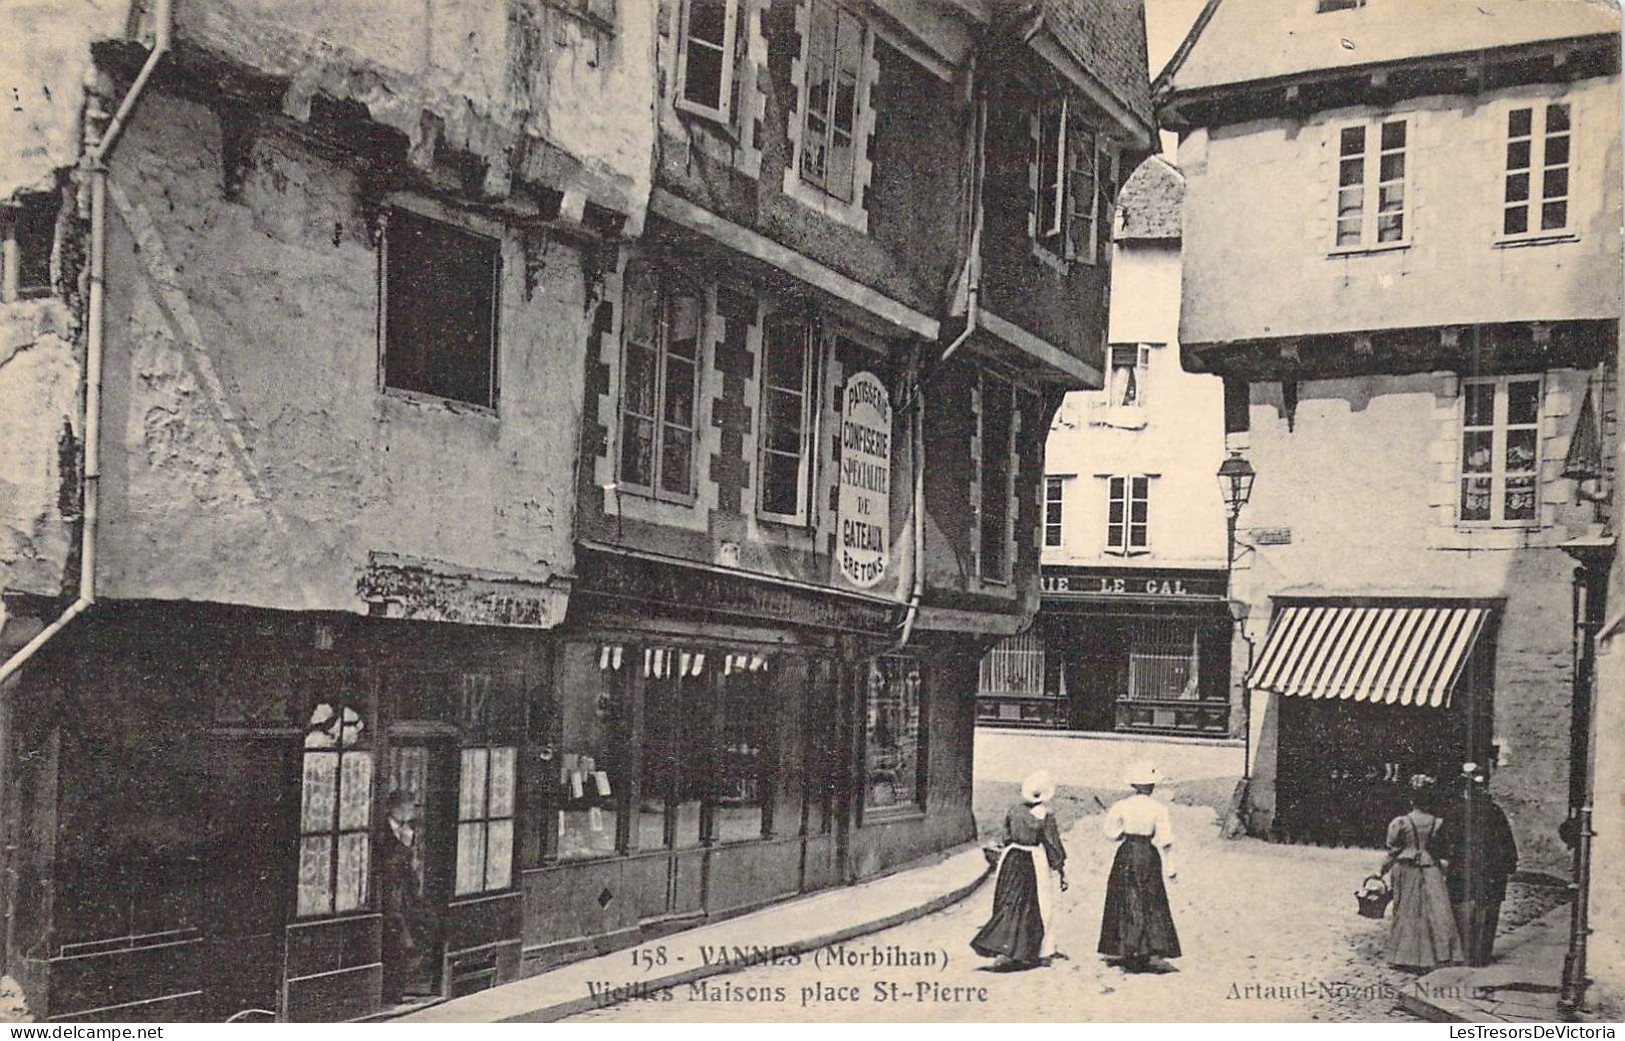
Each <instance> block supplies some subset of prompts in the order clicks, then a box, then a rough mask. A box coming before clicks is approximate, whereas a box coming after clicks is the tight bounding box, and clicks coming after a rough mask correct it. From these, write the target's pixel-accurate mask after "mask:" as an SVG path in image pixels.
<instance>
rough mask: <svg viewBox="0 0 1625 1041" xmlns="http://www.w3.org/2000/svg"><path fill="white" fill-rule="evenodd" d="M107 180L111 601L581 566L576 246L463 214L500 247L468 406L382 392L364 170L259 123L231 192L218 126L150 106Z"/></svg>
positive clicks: (281, 603) (311, 597) (413, 610)
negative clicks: (389, 574) (490, 361)
mask: <svg viewBox="0 0 1625 1041" xmlns="http://www.w3.org/2000/svg"><path fill="white" fill-rule="evenodd" d="M110 181H111V184H110V188H109V198H110V210H111V216H110V220H109V258H108V268H109V275H108V280H109V290H108V321H107V328H108V340H107V370H106V378H105V383H104V388H105V393H106V405H105V410H104V452H105V456H106V467H105V475H104V478H103V500H104V503H103V518H102V525H101V544H102V568H101V571H102V573H101V576H100V582H101V589H102V593H103V594H104V595H106V596H110V597H158V598H177V599H193V600H215V601H223V602H233V603H244V604H253V605H257V606H264V607H281V608H290V609H319V608H325V609H342V610H361V609H364V606H365V605H364V604H363V602H362V599H363V598H362V595H361V592H360V591H359V588H358V587H359V586H361V585H362V584H363V583H364V582H366V581H368V579H367V576H368V575H369V574H373V573H374V572H376V571H377V570H378V568H379V567H385V568H393V569H399V568H401V567H406V568H408V569H410V568H413V567H416V568H418V569H420V570H427V571H428V572H432V573H435V574H439V575H442V576H445V575H451V576H453V585H455V584H456V581H457V577H458V576H464V577H473V578H478V579H482V580H491V581H501V580H503V579H513V580H519V581H522V582H526V583H530V584H531V585H532V586H540V585H545V584H546V583H547V582H549V581H550V580H552V579H554V578H557V577H558V576H561V575H567V574H568V573H569V572H570V570H571V568H572V549H571V517H572V511H573V496H572V494H571V491H572V489H571V474H570V470H569V468H568V467H565V468H560V467H559V466H558V465H557V461H558V460H559V459H561V458H563V459H569V458H571V457H573V456H574V454H575V450H576V436H577V429H578V427H577V424H578V419H579V414H580V413H579V409H580V387H579V379H578V378H577V377H576V374H577V373H580V372H581V371H582V352H583V351H584V349H585V345H586V341H587V335H588V329H589V325H590V320H591V315H590V313H589V312H588V310H587V308H586V293H587V287H586V284H585V278H586V275H585V268H584V266H583V264H582V263H581V258H580V256H579V254H578V251H577V249H576V247H574V246H571V245H569V244H568V243H566V242H564V241H559V240H556V239H555V240H551V241H535V240H533V239H531V238H528V237H527V236H524V235H520V234H518V233H517V232H515V231H513V230H510V229H504V228H503V227H502V226H501V225H500V224H497V223H496V222H494V221H491V220H489V219H485V220H483V221H479V222H476V224H475V225H474V230H480V231H483V232H486V233H489V234H491V235H493V236H495V237H497V238H499V240H500V242H501V247H500V248H501V258H502V264H501V272H502V274H501V278H500V285H499V294H500V295H499V301H500V302H499V305H498V310H499V314H498V325H499V331H498V348H497V350H498V359H499V360H498V369H499V372H498V390H499V400H498V404H497V406H496V408H495V409H478V408H474V407H465V406H460V405H456V404H453V403H450V402H446V401H443V400H438V399H430V398H425V397H422V396H413V395H408V394H404V393H402V392H398V391H394V390H385V389H383V388H382V380H381V378H380V346H379V329H378V321H379V319H378V315H379V313H380V305H379V296H380V292H381V290H380V274H379V271H380V268H379V256H378V246H377V245H376V243H375V242H374V238H375V226H374V225H373V223H372V222H371V221H370V220H369V214H368V213H367V212H366V209H365V207H364V205H363V201H362V197H361V194H360V193H359V192H358V188H357V173H356V172H355V171H354V170H353V169H351V168H350V167H349V166H348V165H346V164H345V162H344V161H342V160H341V159H338V158H335V157H333V156H331V155H329V154H326V153H321V152H317V151H315V150H313V149H311V148H310V147H307V146H306V145H305V144H304V143H303V142H302V140H301V137H300V135H299V134H298V133H297V130H296V127H289V128H285V129H281V130H278V129H274V128H271V127H265V128H262V130H261V132H260V133H258V134H257V135H256V136H255V137H254V140H253V144H252V148H251V152H250V155H249V157H248V161H247V164H246V168H245V173H244V175H243V181H242V185H241V188H240V190H239V191H238V192H236V193H235V194H234V195H233V196H232V197H230V198H228V197H227V195H226V194H225V193H224V192H223V190H222V185H221V139H220V129H219V120H218V119H217V118H216V114H215V113H214V112H213V111H211V109H210V108H208V107H206V106H205V105H203V104H199V103H196V102H192V101H186V100H182V99H180V98H177V97H175V96H172V95H169V94H164V93H155V94H152V95H150V96H149V97H147V98H146V99H145V100H144V101H143V103H142V107H141V109H140V114H139V116H138V118H137V119H136V120H135V122H134V123H133V125H132V126H131V127H130V129H129V131H128V133H127V137H126V139H125V140H124V142H123V144H122V145H121V147H120V150H119V152H118V154H117V155H116V156H115V157H114V161H113V164H112V171H111V175H110ZM406 202H407V203H408V204H412V205H414V206H415V208H417V209H418V210H420V211H421V212H424V213H425V214H427V215H430V216H438V217H441V218H444V219H446V220H448V221H451V222H458V223H464V224H465V225H467V223H468V221H470V220H473V218H468V217H465V216H460V215H458V214H456V213H454V212H451V211H449V210H447V209H446V208H445V207H443V206H441V205H440V204H437V203H433V202H430V201H429V200H426V199H422V200H417V201H416V203H412V201H411V200H406ZM386 584H388V585H390V586H391V587H392V588H394V589H396V591H397V594H398V597H399V598H398V599H397V600H396V603H395V606H394V607H393V608H392V609H391V610H397V611H400V612H401V613H403V614H405V615H406V616H417V617H439V618H445V617H455V615H456V608H455V607H454V606H449V605H447V604H445V603H443V602H440V600H441V597H442V595H443V592H444V590H445V588H446V586H445V584H444V583H435V582H423V583H416V584H412V583H408V585H409V586H411V588H413V589H416V590H418V591H419V592H421V593H423V594H424V596H423V599H424V601H425V602H423V603H416V602H415V598H414V595H413V594H412V593H411V592H410V591H408V592H401V588H402V584H401V582H399V581H391V582H389V583H386ZM436 590H441V592H439V593H437V592H436ZM533 595H535V596H537V597H539V599H540V600H541V601H543V602H541V603H538V604H535V605H531V606H530V607H528V608H527V607H525V606H524V605H520V606H518V607H513V606H512V605H510V608H511V609H512V610H515V611H517V612H518V614H519V615H520V616H527V615H528V618H526V621H527V622H528V624H550V623H551V621H552V620H556V615H557V613H558V612H561V611H562V609H563V593H562V591H560V592H558V593H557V594H547V593H538V594H533ZM459 620H481V619H475V618H466V617H465V618H461V619H459ZM483 620H496V619H483Z"/></svg>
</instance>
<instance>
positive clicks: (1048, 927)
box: [995, 843, 1058, 958]
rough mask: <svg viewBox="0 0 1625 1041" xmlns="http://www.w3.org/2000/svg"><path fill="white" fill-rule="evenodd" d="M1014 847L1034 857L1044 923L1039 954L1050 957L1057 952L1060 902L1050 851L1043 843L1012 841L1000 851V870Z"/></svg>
mask: <svg viewBox="0 0 1625 1041" xmlns="http://www.w3.org/2000/svg"><path fill="white" fill-rule="evenodd" d="M1013 849H1024V850H1026V851H1027V852H1028V853H1029V854H1030V855H1031V856H1032V858H1033V875H1034V876H1035V878H1036V881H1037V883H1038V919H1039V921H1041V922H1043V923H1044V943H1043V946H1042V947H1040V948H1039V951H1038V956H1039V957H1040V958H1048V957H1050V956H1051V955H1053V954H1054V953H1055V905H1056V904H1057V903H1058V893H1057V891H1056V888H1055V872H1054V871H1053V870H1052V869H1051V868H1050V866H1049V853H1048V852H1046V851H1045V849H1044V846H1043V843H1039V844H1038V845H1036V846H1020V845H1017V844H1015V843H1011V844H1009V845H1008V846H1005V847H1004V849H1003V850H1002V851H1001V852H1000V853H999V868H998V870H999V871H1003V870H1004V858H1005V857H1008V856H1009V855H1010V851H1011V850H1013ZM995 878H997V875H995Z"/></svg>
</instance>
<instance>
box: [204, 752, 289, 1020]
mask: <svg viewBox="0 0 1625 1041" xmlns="http://www.w3.org/2000/svg"><path fill="white" fill-rule="evenodd" d="M296 756H297V750H296V749H295V747H294V745H293V743H292V742H291V741H290V740H288V739H286V738H283V737H271V738H254V737H219V738H216V739H215V740H213V741H212V742H211V747H210V754H209V755H208V756H207V757H206V758H205V761H204V771H205V778H206V781H205V784H206V793H207V799H206V806H207V810H206V815H205V821H204V829H205V836H206V838H205V842H204V847H203V854H204V857H205V860H206V864H205V871H204V876H203V877H204V899H203V906H202V912H203V918H202V922H201V925H202V928H203V938H204V943H205V946H206V955H205V957H204V960H203V961H204V964H203V975H204V979H203V988H204V1001H205V1005H204V1014H205V1015H206V1016H207V1017H208V1018H210V1019H217V1020H218V1019H228V1018H231V1017H233V1016H238V1017H240V1018H241V1019H245V1020H253V1019H269V1018H271V1017H273V1016H275V1015H276V1009H277V1001H278V991H279V989H280V986H281V982H282V967H283V966H282V953H283V929H284V927H285V926H286V924H287V917H288V892H289V890H290V888H291V881H290V879H289V872H290V870H291V864H290V861H289V858H288V853H287V850H288V844H289V836H290V835H291V833H292V831H293V828H294V826H295V819H294V817H295V814H296V812H297V797H298V780H297V778H296V777H295V776H294V766H293V764H294V762H295V759H296Z"/></svg>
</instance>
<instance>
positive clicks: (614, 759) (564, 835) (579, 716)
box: [538, 643, 635, 860]
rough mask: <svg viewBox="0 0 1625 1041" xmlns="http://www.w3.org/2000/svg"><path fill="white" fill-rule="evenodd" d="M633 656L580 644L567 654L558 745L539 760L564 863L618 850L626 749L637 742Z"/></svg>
mask: <svg viewBox="0 0 1625 1041" xmlns="http://www.w3.org/2000/svg"><path fill="white" fill-rule="evenodd" d="M633 653H635V651H634V649H633V648H629V647H625V646H623V645H621V644H586V643H573V644H570V645H569V647H567V648H566V650H565V653H564V660H563V663H562V667H561V669H560V684H559V689H558V691H557V694H556V701H555V710H556V714H557V718H556V726H557V731H556V735H555V738H556V740H555V743H552V744H548V745H545V746H544V747H543V748H542V749H541V750H540V752H539V755H538V758H539V759H540V760H541V761H542V762H543V764H544V769H545V771H546V776H545V777H544V779H543V780H544V784H546V785H547V786H548V787H549V788H550V789H551V795H552V801H553V805H554V806H555V808H556V812H557V815H558V825H557V829H558V830H557V845H556V847H555V851H556V856H557V858H558V859H559V860H584V859H588V858H592V857H606V856H612V855H614V853H615V852H616V849H617V835H618V834H619V825H620V815H621V807H622V805H623V800H624V798H625V790H626V784H627V777H626V776H625V772H624V770H625V768H624V767H623V765H622V755H621V749H622V748H623V747H624V745H625V743H626V741H627V740H629V737H630V735H629V733H628V732H627V728H626V726H625V723H624V719H625V716H624V714H623V713H624V709H623V706H624V705H625V703H626V700H625V690H626V684H627V681H628V677H629V676H630V672H631V670H632V668H633V664H632V662H631V660H630V658H631V655H632V654H633Z"/></svg>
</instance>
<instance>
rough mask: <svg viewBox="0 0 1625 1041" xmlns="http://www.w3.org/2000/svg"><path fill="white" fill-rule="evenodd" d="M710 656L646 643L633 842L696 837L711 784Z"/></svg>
mask: <svg viewBox="0 0 1625 1041" xmlns="http://www.w3.org/2000/svg"><path fill="white" fill-rule="evenodd" d="M715 658H716V655H714V654H706V653H705V652H703V651H693V650H685V649H679V648H673V647H645V648H643V650H642V655H641V668H642V669H643V674H644V681H643V790H642V792H641V797H640V799H639V801H638V814H637V818H636V824H637V848H638V849H660V848H661V847H667V848H671V849H688V848H692V847H694V846H698V845H699V844H700V841H701V838H702V836H703V834H704V828H703V821H702V819H701V818H702V817H703V816H704V807H705V803H706V799H707V796H708V795H709V794H710V793H711V791H712V790H713V789H714V786H715V784H716V779H715V764H714V762H713V759H714V756H713V755H712V754H711V752H712V750H713V748H714V740H715V739H714V737H713V734H714V730H715V728H714V725H713V723H714V720H715V716H714V714H713V712H712V711H711V709H712V707H713V706H714V704H715V702H714V700H713V698H712V697H711V676H710V670H711V669H714V668H717V667H718V666H717V664H716V662H715Z"/></svg>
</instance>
